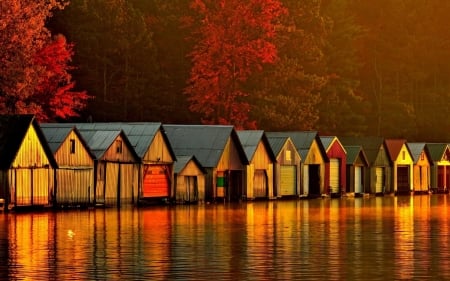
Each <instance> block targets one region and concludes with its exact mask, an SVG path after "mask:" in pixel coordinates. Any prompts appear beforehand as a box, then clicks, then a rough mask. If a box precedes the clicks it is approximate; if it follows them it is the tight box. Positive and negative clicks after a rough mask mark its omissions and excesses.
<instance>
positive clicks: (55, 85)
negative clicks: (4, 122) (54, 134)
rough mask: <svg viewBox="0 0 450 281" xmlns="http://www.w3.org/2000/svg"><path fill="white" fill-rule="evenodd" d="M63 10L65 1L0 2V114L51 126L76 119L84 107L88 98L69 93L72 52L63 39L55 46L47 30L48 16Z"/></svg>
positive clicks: (28, 0)
mask: <svg viewBox="0 0 450 281" xmlns="http://www.w3.org/2000/svg"><path fill="white" fill-rule="evenodd" d="M66 4H68V2H67V1H65V0H47V1H35V0H21V1H16V0H2V1H1V3H0V9H1V12H0V113H7V114H22V113H29V114H36V116H37V117H38V118H39V119H40V120H49V119H54V118H57V117H60V118H65V117H68V116H76V115H77V113H76V111H77V110H79V109H82V108H83V107H84V106H85V103H86V101H87V95H86V93H84V92H81V93H78V92H72V91H70V90H71V89H72V88H73V86H74V83H73V82H72V81H71V79H72V77H71V75H70V74H69V73H68V71H69V70H70V69H71V67H70V66H69V62H70V59H71V56H72V46H71V45H68V44H67V43H66V41H65V38H64V37H63V36H58V37H56V38H55V39H54V40H53V39H52V36H51V34H50V31H49V30H48V29H47V28H46V27H45V22H46V20H47V19H48V18H49V17H51V16H52V11H53V10H54V9H63V8H64V6H65V5H66ZM62 95H64V97H62ZM55 106H56V107H57V108H55Z"/></svg>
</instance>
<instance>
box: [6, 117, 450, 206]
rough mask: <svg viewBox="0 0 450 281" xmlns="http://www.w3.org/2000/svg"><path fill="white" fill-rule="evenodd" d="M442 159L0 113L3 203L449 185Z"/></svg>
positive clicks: (384, 144) (371, 141)
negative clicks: (46, 120) (39, 120)
mask: <svg viewBox="0 0 450 281" xmlns="http://www.w3.org/2000/svg"><path fill="white" fill-rule="evenodd" d="M449 159H450V147H449V145H448V144H446V143H425V142H424V143H418V142H416V143H410V142H407V141H406V140H404V139H383V138H381V137H337V136H320V135H319V134H318V132H316V131H290V132H266V131H262V130H236V129H235V128H234V127H233V126H226V125H171V124H162V123H158V122H137V123H124V122H111V123H38V122H37V120H36V119H35V117H34V116H32V115H8V116H6V115H4V116H0V162H1V164H0V165H1V167H0V200H1V202H3V203H4V206H5V207H7V208H8V209H14V208H20V207H29V206H53V207H79V206H123V205H130V204H132V205H139V204H147V203H161V202H166V203H203V202H214V201H240V200H256V199H279V198H311V197H320V196H331V197H340V196H364V195H370V194H372V195H384V194H412V193H429V192H436V193H437V192H448V187H449V185H450V161H449Z"/></svg>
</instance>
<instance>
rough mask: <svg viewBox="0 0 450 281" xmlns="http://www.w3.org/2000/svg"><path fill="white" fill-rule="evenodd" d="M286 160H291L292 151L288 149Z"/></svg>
mask: <svg viewBox="0 0 450 281" xmlns="http://www.w3.org/2000/svg"><path fill="white" fill-rule="evenodd" d="M286 161H291V151H290V150H286Z"/></svg>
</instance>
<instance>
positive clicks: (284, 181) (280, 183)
mask: <svg viewBox="0 0 450 281" xmlns="http://www.w3.org/2000/svg"><path fill="white" fill-rule="evenodd" d="M268 140H269V143H270V144H271V147H272V151H273V152H274V154H275V157H276V161H275V163H274V164H273V166H274V168H273V169H274V172H273V173H274V181H273V182H274V196H276V197H277V198H281V197H283V196H299V195H300V186H301V184H300V183H301V157H300V154H299V153H298V152H297V148H296V147H295V145H294V143H293V142H292V140H291V138H289V137H270V136H269V137H268Z"/></svg>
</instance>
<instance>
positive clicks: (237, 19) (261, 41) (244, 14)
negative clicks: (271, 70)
mask: <svg viewBox="0 0 450 281" xmlns="http://www.w3.org/2000/svg"><path fill="white" fill-rule="evenodd" d="M191 7H192V8H193V9H194V10H195V11H196V12H197V13H198V17H197V18H195V20H197V23H199V26H198V29H197V30H195V31H194V34H193V37H194V38H196V40H197V42H196V44H195V46H194V48H193V51H192V52H191V53H190V58H191V60H192V68H191V74H190V78H189V79H188V86H187V87H186V89H185V93H186V94H187V95H188V99H189V102H190V107H189V108H190V110H191V111H193V112H197V113H201V114H202V122H204V123H207V124H234V125H235V126H236V127H237V128H255V127H256V123H255V122H254V121H253V120H250V118H249V111H250V104H249V102H248V95H249V93H248V92H246V91H245V90H244V89H245V87H244V84H245V83H246V82H247V80H248V79H249V77H250V76H251V75H252V74H253V73H254V72H256V71H261V70H262V67H263V65H264V64H271V63H274V62H275V60H276V59H277V48H276V46H275V44H274V42H273V40H274V38H275V35H276V30H275V27H276V25H277V23H278V21H279V18H280V16H281V15H282V14H283V13H284V12H285V10H284V8H283V6H282V5H281V3H280V2H279V1H278V0H264V1H261V0H245V1H241V0H221V1H216V0H193V1H192V4H191Z"/></svg>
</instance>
